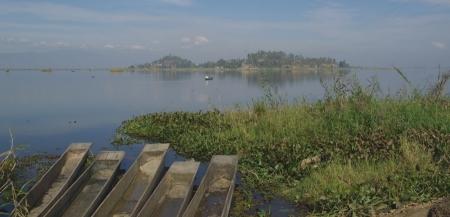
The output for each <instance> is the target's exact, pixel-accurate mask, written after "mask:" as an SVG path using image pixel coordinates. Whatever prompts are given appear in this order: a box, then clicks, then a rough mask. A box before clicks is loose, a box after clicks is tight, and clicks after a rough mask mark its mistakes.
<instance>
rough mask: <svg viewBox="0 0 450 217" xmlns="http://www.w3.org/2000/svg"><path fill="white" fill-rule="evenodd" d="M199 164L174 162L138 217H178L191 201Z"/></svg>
mask: <svg viewBox="0 0 450 217" xmlns="http://www.w3.org/2000/svg"><path fill="white" fill-rule="evenodd" d="M199 165H200V163H198V162H194V161H184V162H174V163H173V164H172V166H171V167H170V168H169V170H168V171H167V173H166V175H165V176H164V178H163V179H162V180H161V182H160V183H159V185H158V187H157V188H156V189H155V191H154V192H153V194H152V195H151V197H150V198H149V199H148V200H147V202H146V203H145V205H144V207H143V208H142V210H141V211H140V213H139V215H138V216H139V217H179V216H181V215H182V213H183V211H184V209H185V207H186V206H187V203H188V202H189V200H190V199H191V194H192V185H193V182H194V178H195V175H196V173H197V170H198V167H199Z"/></svg>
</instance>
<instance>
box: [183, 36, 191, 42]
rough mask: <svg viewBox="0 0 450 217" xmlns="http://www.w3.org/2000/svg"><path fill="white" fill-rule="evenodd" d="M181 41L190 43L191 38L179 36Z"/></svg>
mask: <svg viewBox="0 0 450 217" xmlns="http://www.w3.org/2000/svg"><path fill="white" fill-rule="evenodd" d="M181 42H183V43H190V42H191V38H189V37H183V38H181Z"/></svg>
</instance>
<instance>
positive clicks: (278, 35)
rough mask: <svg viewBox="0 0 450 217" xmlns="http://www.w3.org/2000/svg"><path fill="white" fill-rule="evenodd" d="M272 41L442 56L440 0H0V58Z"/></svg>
mask: <svg viewBox="0 0 450 217" xmlns="http://www.w3.org/2000/svg"><path fill="white" fill-rule="evenodd" d="M258 50H282V51H285V52H291V53H294V54H301V55H304V56H308V57H320V56H326V57H333V58H336V59H338V60H346V61H347V62H350V63H351V64H352V65H359V66H393V65H396V66H408V67H422V66H427V67H430V66H437V65H438V64H441V65H443V66H450V0H226V1H225V0H223V1H218V0H216V1H213V0H126V1H125V0H77V1H73V0H71V1H69V0H47V1H39V0H10V1H5V0H0V68H2V67H45V66H48V67H110V66H128V65H131V64H139V63H143V62H149V61H153V60H155V59H157V58H159V57H161V56H164V55H168V54H172V55H179V56H182V57H186V58H189V59H191V60H193V61H194V62H197V63H200V62H204V61H209V60H218V59H220V58H236V57H245V56H246V54H247V53H249V52H254V51H258Z"/></svg>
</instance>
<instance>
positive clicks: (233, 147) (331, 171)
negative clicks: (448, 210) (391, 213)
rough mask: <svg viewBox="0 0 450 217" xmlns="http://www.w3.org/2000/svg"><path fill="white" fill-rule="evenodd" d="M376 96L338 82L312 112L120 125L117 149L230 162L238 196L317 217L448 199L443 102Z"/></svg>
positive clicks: (258, 105) (258, 109)
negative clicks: (240, 185) (161, 145)
mask: <svg viewBox="0 0 450 217" xmlns="http://www.w3.org/2000/svg"><path fill="white" fill-rule="evenodd" d="M439 88H441V89H442V85H441V86H439ZM378 89H379V88H378V85H377V83H376V82H373V83H372V84H371V85H369V86H367V87H363V86H361V85H360V84H359V83H358V82H354V81H350V82H348V81H345V80H343V79H337V80H336V82H335V83H334V84H333V85H331V86H328V87H327V94H326V96H325V97H324V99H323V100H321V101H318V102H314V103H306V102H298V103H292V104H288V103H285V102H283V101H282V100H279V99H278V98H276V97H269V99H267V98H266V99H264V100H260V101H255V102H254V104H253V105H252V106H250V107H249V108H236V109H233V110H230V111H225V112H220V111H207V112H194V113H193V112H172V113H152V114H148V115H142V116H138V117H136V118H134V119H132V120H129V121H125V122H123V124H122V126H121V127H120V128H119V129H118V130H117V136H116V141H117V142H118V143H126V142H129V141H130V140H139V139H145V140H150V141H157V142H169V143H171V144H172V146H173V147H174V148H175V149H176V151H177V152H179V153H181V154H183V155H186V156H188V157H193V158H195V159H198V160H205V161H207V160H209V159H210V157H211V156H212V155H214V154H238V155H239V156H240V157H241V160H240V167H239V170H240V172H241V173H242V175H243V181H244V185H245V187H244V188H246V189H251V190H252V189H258V190H260V191H263V192H265V193H267V194H272V195H278V196H283V197H286V198H289V199H290V200H291V201H295V202H297V203H301V204H303V205H307V206H308V207H310V209H311V213H313V214H316V215H336V216H340V215H344V216H351V215H357V216H365V215H371V214H373V213H377V212H383V211H386V210H389V209H392V208H397V207H398V206H400V205H401V204H403V203H408V202H423V201H428V200H431V199H432V198H434V197H441V196H444V195H449V194H450V175H449V171H448V168H449V159H450V99H449V98H448V97H447V96H443V95H442V93H443V91H437V92H438V94H437V95H436V94H433V93H419V92H417V91H415V92H413V93H412V94H409V95H402V96H385V97H380V96H379V95H378V91H377V90H378ZM268 96H270V94H268Z"/></svg>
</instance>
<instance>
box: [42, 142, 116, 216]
mask: <svg viewBox="0 0 450 217" xmlns="http://www.w3.org/2000/svg"><path fill="white" fill-rule="evenodd" d="M124 156H125V152H123V151H103V152H100V153H99V154H98V155H97V156H96V157H95V161H94V163H92V164H91V165H90V166H89V167H88V168H87V169H86V171H85V172H84V173H83V174H82V175H81V176H80V177H79V178H78V179H77V180H76V181H75V182H74V183H73V184H72V186H70V188H69V189H67V191H66V193H64V194H63V195H62V196H61V198H60V199H59V200H58V201H57V202H56V203H55V204H54V205H53V207H52V208H51V210H50V211H49V212H48V213H47V215H45V216H46V217H89V216H91V215H92V213H93V212H94V211H95V210H96V209H97V207H98V205H99V204H100V203H101V202H102V200H103V199H104V198H105V196H106V194H107V193H108V192H107V191H108V190H110V188H111V187H112V184H113V181H114V179H115V177H116V175H117V171H118V169H119V165H120V163H121V162H122V160H123V158H124Z"/></svg>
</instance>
